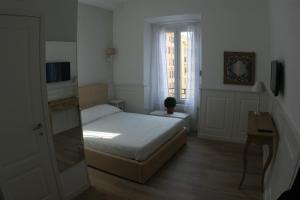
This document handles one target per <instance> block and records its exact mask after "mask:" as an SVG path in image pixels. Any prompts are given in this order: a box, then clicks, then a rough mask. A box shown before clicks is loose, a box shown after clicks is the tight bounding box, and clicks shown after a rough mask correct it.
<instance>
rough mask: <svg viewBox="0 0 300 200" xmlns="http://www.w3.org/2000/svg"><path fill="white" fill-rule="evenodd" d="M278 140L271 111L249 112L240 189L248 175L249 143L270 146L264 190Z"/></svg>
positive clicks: (264, 171) (263, 176)
mask: <svg viewBox="0 0 300 200" xmlns="http://www.w3.org/2000/svg"><path fill="white" fill-rule="evenodd" d="M277 142H278V137H277V131H276V127H275V125H274V123H273V120H272V116H271V115H270V114H269V113H265V112H263V113H259V114H256V113H255V112H249V114H248V129H247V141H246V145H245V149H244V168H243V176H242V179H241V182H240V185H239V189H241V187H242V185H243V182H244V180H245V177H246V172H247V162H248V148H249V145H250V144H257V145H260V146H261V147H262V146H263V145H267V146H268V148H269V153H268V158H267V160H266V162H265V164H264V166H263V173H262V179H261V184H262V191H263V190H264V179H265V174H266V171H267V169H268V167H269V165H270V164H271V161H272V159H273V156H274V154H275V151H276V146H277V145H276V144H277Z"/></svg>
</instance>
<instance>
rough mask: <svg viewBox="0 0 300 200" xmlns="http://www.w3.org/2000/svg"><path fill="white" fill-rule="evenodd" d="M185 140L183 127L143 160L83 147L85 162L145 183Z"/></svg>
mask: <svg viewBox="0 0 300 200" xmlns="http://www.w3.org/2000/svg"><path fill="white" fill-rule="evenodd" d="M186 141H187V130H186V128H185V127H183V128H182V129H181V130H180V131H179V132H178V133H177V134H176V135H175V136H174V137H172V138H171V139H170V140H169V141H168V142H166V143H165V144H164V145H163V146H161V147H160V148H159V149H158V150H157V151H155V153H153V154H152V155H151V156H150V157H149V158H148V159H147V160H145V161H136V160H131V159H127V158H122V157H120V156H115V155H111V154H108V153H103V152H102V153H99V152H95V151H92V150H88V149H85V157H86V161H87V164H88V165H89V166H91V167H94V168H97V169H100V170H103V171H105V172H108V173H111V174H114V175H117V176H120V177H123V178H127V179H129V180H132V181H135V182H138V183H145V182H146V181H147V180H148V179H149V178H150V177H151V176H152V175H154V174H155V172H157V171H158V170H159V169H160V168H161V167H162V166H163V165H164V164H165V163H166V162H167V161H168V160H169V159H170V158H171V157H172V156H173V155H174V154H175V153H176V152H177V151H178V150H179V149H180V148H181V147H182V146H183V145H185V144H186Z"/></svg>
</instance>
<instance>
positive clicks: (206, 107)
mask: <svg viewBox="0 0 300 200" xmlns="http://www.w3.org/2000/svg"><path fill="white" fill-rule="evenodd" d="M258 106H259V95H258V94H257V93H253V92H243V91H229V90H213V89H202V92H201V106H200V123H199V128H198V130H199V131H198V136H199V137H201V138H207V139H215V140H224V141H230V142H244V141H245V139H246V128H247V119H248V112H249V111H256V110H258Z"/></svg>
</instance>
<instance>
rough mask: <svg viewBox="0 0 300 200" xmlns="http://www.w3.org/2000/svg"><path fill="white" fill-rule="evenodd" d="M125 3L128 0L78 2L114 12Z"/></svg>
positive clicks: (87, 0) (86, 0)
mask: <svg viewBox="0 0 300 200" xmlns="http://www.w3.org/2000/svg"><path fill="white" fill-rule="evenodd" d="M126 1H128V0H79V2H80V3H84V4H88V5H92V6H97V7H100V8H105V9H107V10H114V9H116V8H118V7H119V6H121V5H122V4H123V3H124V2H126Z"/></svg>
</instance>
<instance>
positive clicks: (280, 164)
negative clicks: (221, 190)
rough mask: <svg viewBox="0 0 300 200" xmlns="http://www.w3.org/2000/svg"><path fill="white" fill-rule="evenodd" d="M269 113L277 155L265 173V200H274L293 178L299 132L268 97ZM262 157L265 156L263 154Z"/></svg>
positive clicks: (279, 106) (299, 141)
mask: <svg viewBox="0 0 300 200" xmlns="http://www.w3.org/2000/svg"><path fill="white" fill-rule="evenodd" d="M269 104H270V105H271V106H270V107H271V109H270V112H271V113H272V116H273V118H274V122H275V124H276V126H277V129H278V133H279V143H278V148H277V154H276V157H275V159H274V160H273V162H272V165H271V167H270V169H269V170H268V172H267V175H266V180H265V188H266V189H265V192H264V199H265V200H276V199H277V198H278V197H279V196H280V195H281V193H282V192H284V191H285V190H287V189H288V188H289V187H290V186H291V184H292V182H293V179H294V178H295V175H296V173H297V169H298V167H299V155H300V130H297V129H296V128H295V127H296V126H294V125H293V123H292V120H290V118H289V116H288V115H287V113H286V112H285V110H284V109H283V107H282V106H281V104H280V102H279V101H278V100H277V99H276V98H274V97H271V96H269ZM264 155H266V154H265V153H264Z"/></svg>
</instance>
